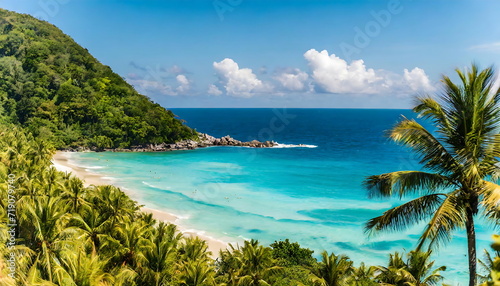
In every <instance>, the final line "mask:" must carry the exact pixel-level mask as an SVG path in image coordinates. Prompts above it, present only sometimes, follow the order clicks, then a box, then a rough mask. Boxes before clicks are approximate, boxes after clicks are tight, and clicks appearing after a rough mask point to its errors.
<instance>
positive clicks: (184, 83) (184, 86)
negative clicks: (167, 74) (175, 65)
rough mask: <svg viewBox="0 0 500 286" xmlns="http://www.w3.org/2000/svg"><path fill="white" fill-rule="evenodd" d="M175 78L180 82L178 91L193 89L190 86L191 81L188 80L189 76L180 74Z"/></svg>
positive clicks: (184, 91)
mask: <svg viewBox="0 0 500 286" xmlns="http://www.w3.org/2000/svg"><path fill="white" fill-rule="evenodd" d="M175 79H176V80H177V83H178V84H179V86H178V87H177V88H176V89H175V90H177V92H178V93H186V92H187V91H189V90H190V89H191V86H190V83H191V82H190V81H189V80H188V78H187V77H186V76H185V75H183V74H179V75H177V76H176V77H175Z"/></svg>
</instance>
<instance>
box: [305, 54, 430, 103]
mask: <svg viewBox="0 0 500 286" xmlns="http://www.w3.org/2000/svg"><path fill="white" fill-rule="evenodd" d="M304 58H305V59H306V60H307V61H308V64H309V68H310V69H311V78H312V79H313V84H315V85H316V90H317V91H320V92H327V93H346V94H350V93H355V94H382V93H384V94H385V93H393V94H409V93H413V92H417V91H431V90H433V89H434V88H433V86H432V84H431V82H430V80H429V78H428V77H427V75H426V74H425V71H424V70H423V69H420V68H414V69H413V70H411V71H408V69H405V70H404V73H403V75H399V74H395V73H392V72H387V71H384V70H374V69H372V68H367V67H366V66H365V63H364V61H363V60H355V61H352V62H351V63H350V64H348V63H347V62H346V61H345V60H343V59H341V58H339V57H337V56H336V55H335V54H331V55H329V54H328V51H326V50H323V51H321V52H318V51H316V50H315V49H310V50H309V51H307V52H306V53H305V54H304Z"/></svg>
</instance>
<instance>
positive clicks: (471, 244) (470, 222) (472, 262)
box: [465, 208, 477, 286]
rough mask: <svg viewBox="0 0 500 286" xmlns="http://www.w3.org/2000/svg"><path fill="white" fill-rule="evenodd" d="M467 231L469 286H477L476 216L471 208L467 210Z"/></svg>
mask: <svg viewBox="0 0 500 286" xmlns="http://www.w3.org/2000/svg"><path fill="white" fill-rule="evenodd" d="M465 228H466V230H467V248H468V252H469V255H468V256H469V286H476V264H477V261H476V230H475V229H474V215H473V213H472V210H471V209H470V208H467V220H466V222H465Z"/></svg>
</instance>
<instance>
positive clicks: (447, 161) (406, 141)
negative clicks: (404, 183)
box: [390, 119, 460, 173]
mask: <svg viewBox="0 0 500 286" xmlns="http://www.w3.org/2000/svg"><path fill="white" fill-rule="evenodd" d="M390 137H391V139H393V140H394V141H395V142H397V143H400V144H403V145H404V146H407V147H410V148H412V149H413V151H415V153H416V154H417V155H418V156H419V157H420V163H421V164H423V165H424V166H425V167H427V168H428V169H430V170H435V171H439V172H441V173H454V172H456V170H457V169H459V168H460V164H459V163H458V162H457V161H456V160H455V159H454V158H453V156H452V154H450V153H449V151H448V150H447V149H446V148H445V147H444V146H443V145H442V144H441V142H440V141H439V140H438V139H437V138H436V137H434V135H432V133H430V132H429V131H428V130H427V129H425V128H424V127H423V126H422V125H420V124H419V123H417V122H416V121H415V120H409V119H404V120H403V121H401V122H400V123H399V124H397V125H396V126H395V127H394V128H393V129H392V130H391V132H390Z"/></svg>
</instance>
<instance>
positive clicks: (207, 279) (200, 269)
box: [178, 260, 216, 286]
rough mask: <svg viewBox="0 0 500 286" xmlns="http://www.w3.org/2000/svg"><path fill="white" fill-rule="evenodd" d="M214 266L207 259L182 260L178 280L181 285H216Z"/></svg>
mask: <svg viewBox="0 0 500 286" xmlns="http://www.w3.org/2000/svg"><path fill="white" fill-rule="evenodd" d="M214 275H215V271H214V267H213V266H210V265H209V264H208V263H207V261H203V260H190V261H188V262H184V263H183V265H182V268H181V275H180V281H179V284H178V285H181V286H209V285H216V283H215V280H214Z"/></svg>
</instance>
